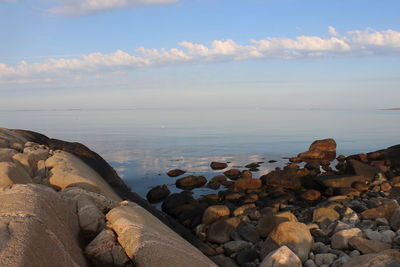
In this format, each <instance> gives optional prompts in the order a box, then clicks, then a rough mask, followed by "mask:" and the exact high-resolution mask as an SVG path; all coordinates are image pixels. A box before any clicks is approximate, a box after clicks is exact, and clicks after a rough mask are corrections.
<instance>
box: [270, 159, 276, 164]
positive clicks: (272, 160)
mask: <svg viewBox="0 0 400 267" xmlns="http://www.w3.org/2000/svg"><path fill="white" fill-rule="evenodd" d="M275 162H277V161H276V160H274V159H271V160H268V163H275Z"/></svg>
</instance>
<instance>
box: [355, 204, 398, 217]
mask: <svg viewBox="0 0 400 267" xmlns="http://www.w3.org/2000/svg"><path fill="white" fill-rule="evenodd" d="M397 208H399V204H398V203H397V201H396V200H386V201H385V202H384V203H383V204H382V205H380V206H379V207H377V208H371V209H368V210H366V211H363V212H362V213H361V216H362V218H363V219H366V220H369V219H377V218H386V219H388V220H390V218H391V217H392V215H393V213H394V211H395V210H396V209H397Z"/></svg>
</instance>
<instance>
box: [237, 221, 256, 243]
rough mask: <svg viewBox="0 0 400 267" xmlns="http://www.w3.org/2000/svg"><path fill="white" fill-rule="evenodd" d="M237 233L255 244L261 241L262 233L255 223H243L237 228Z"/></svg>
mask: <svg viewBox="0 0 400 267" xmlns="http://www.w3.org/2000/svg"><path fill="white" fill-rule="evenodd" d="M237 233H238V234H239V235H240V237H241V238H242V239H244V240H246V241H249V242H251V243H253V244H255V243H257V242H258V241H260V235H259V234H258V232H257V228H256V227H255V226H254V225H253V224H245V223H241V224H240V225H239V226H238V228H237Z"/></svg>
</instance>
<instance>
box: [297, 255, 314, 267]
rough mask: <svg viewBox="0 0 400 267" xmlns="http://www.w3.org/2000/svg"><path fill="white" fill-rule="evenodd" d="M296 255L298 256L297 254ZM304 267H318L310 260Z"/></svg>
mask: <svg viewBox="0 0 400 267" xmlns="http://www.w3.org/2000/svg"><path fill="white" fill-rule="evenodd" d="M295 255H296V254H295ZM303 266H304V267H317V265H316V264H315V262H314V261H313V260H312V259H308V260H306V261H305V262H304V264H303Z"/></svg>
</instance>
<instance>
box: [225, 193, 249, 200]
mask: <svg viewBox="0 0 400 267" xmlns="http://www.w3.org/2000/svg"><path fill="white" fill-rule="evenodd" d="M244 196H245V195H244V194H242V193H230V194H227V195H225V200H228V201H232V202H236V201H238V200H239V199H241V198H243V197H244Z"/></svg>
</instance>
